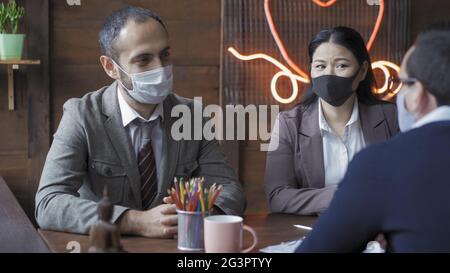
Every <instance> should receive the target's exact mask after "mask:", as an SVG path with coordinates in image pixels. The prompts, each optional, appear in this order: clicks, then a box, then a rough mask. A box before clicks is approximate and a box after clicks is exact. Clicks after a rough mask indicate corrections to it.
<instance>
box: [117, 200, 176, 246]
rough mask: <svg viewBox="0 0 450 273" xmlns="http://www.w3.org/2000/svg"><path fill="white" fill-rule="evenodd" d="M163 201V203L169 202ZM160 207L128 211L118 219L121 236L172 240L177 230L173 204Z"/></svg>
mask: <svg viewBox="0 0 450 273" xmlns="http://www.w3.org/2000/svg"><path fill="white" fill-rule="evenodd" d="M166 199H167V198H165V199H164V202H166V201H170V200H166ZM167 203H169V202H166V204H164V205H160V206H158V207H155V208H153V209H150V210H147V211H136V210H129V211H127V212H125V213H124V214H123V215H122V217H121V218H120V228H121V231H122V233H123V234H131V235H139V236H144V237H148V238H165V239H168V238H174V236H175V235H176V234H177V230H178V227H177V225H178V216H177V214H176V213H177V211H176V207H175V205H173V204H170V203H169V204H167Z"/></svg>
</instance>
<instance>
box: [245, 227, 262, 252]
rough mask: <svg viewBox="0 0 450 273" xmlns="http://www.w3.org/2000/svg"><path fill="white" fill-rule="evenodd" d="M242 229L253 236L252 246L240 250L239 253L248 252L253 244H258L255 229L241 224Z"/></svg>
mask: <svg viewBox="0 0 450 273" xmlns="http://www.w3.org/2000/svg"><path fill="white" fill-rule="evenodd" d="M242 229H243V230H246V231H248V232H250V234H251V235H252V236H253V244H252V246H251V247H249V248H247V249H244V250H242V251H241V253H248V252H250V251H252V250H253V249H254V248H255V246H256V245H257V244H258V236H256V231H255V230H254V229H253V228H251V227H249V226H247V225H243V226H242Z"/></svg>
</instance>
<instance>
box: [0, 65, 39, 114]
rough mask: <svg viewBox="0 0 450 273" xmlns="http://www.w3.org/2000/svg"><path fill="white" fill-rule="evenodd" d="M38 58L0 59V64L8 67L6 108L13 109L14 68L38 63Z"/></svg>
mask: <svg viewBox="0 0 450 273" xmlns="http://www.w3.org/2000/svg"><path fill="white" fill-rule="evenodd" d="M40 64H41V61H40V60H0V65H6V66H7V68H8V109H9V110H10V111H14V70H18V69H19V66H20V65H40Z"/></svg>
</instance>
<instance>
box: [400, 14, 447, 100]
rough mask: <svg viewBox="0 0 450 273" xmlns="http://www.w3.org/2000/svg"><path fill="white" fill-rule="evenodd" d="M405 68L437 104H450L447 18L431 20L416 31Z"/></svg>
mask: <svg viewBox="0 0 450 273" xmlns="http://www.w3.org/2000/svg"><path fill="white" fill-rule="evenodd" d="M406 70H407V72H408V75H409V77H411V78H415V79H417V80H418V81H420V82H421V83H422V85H423V86H424V87H425V88H426V89H427V90H428V91H429V92H430V93H431V94H433V95H434V96H435V97H436V100H437V104H438V106H442V105H450V77H449V74H448V73H449V72H450V22H441V23H436V24H433V25H431V26H429V27H427V28H426V29H425V30H424V31H423V32H422V33H420V34H419V36H418V37H417V40H416V43H415V49H414V51H413V52H412V53H411V55H410V57H409V59H408V61H407V63H406Z"/></svg>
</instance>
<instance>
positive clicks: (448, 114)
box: [413, 106, 450, 128]
mask: <svg viewBox="0 0 450 273" xmlns="http://www.w3.org/2000/svg"><path fill="white" fill-rule="evenodd" d="M439 121H450V106H441V107H438V108H436V109H434V110H433V111H431V112H430V113H428V114H427V115H426V116H424V117H423V118H421V119H420V120H418V121H417V122H416V123H414V125H413V128H419V127H422V126H424V125H427V124H430V123H433V122H439Z"/></svg>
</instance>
